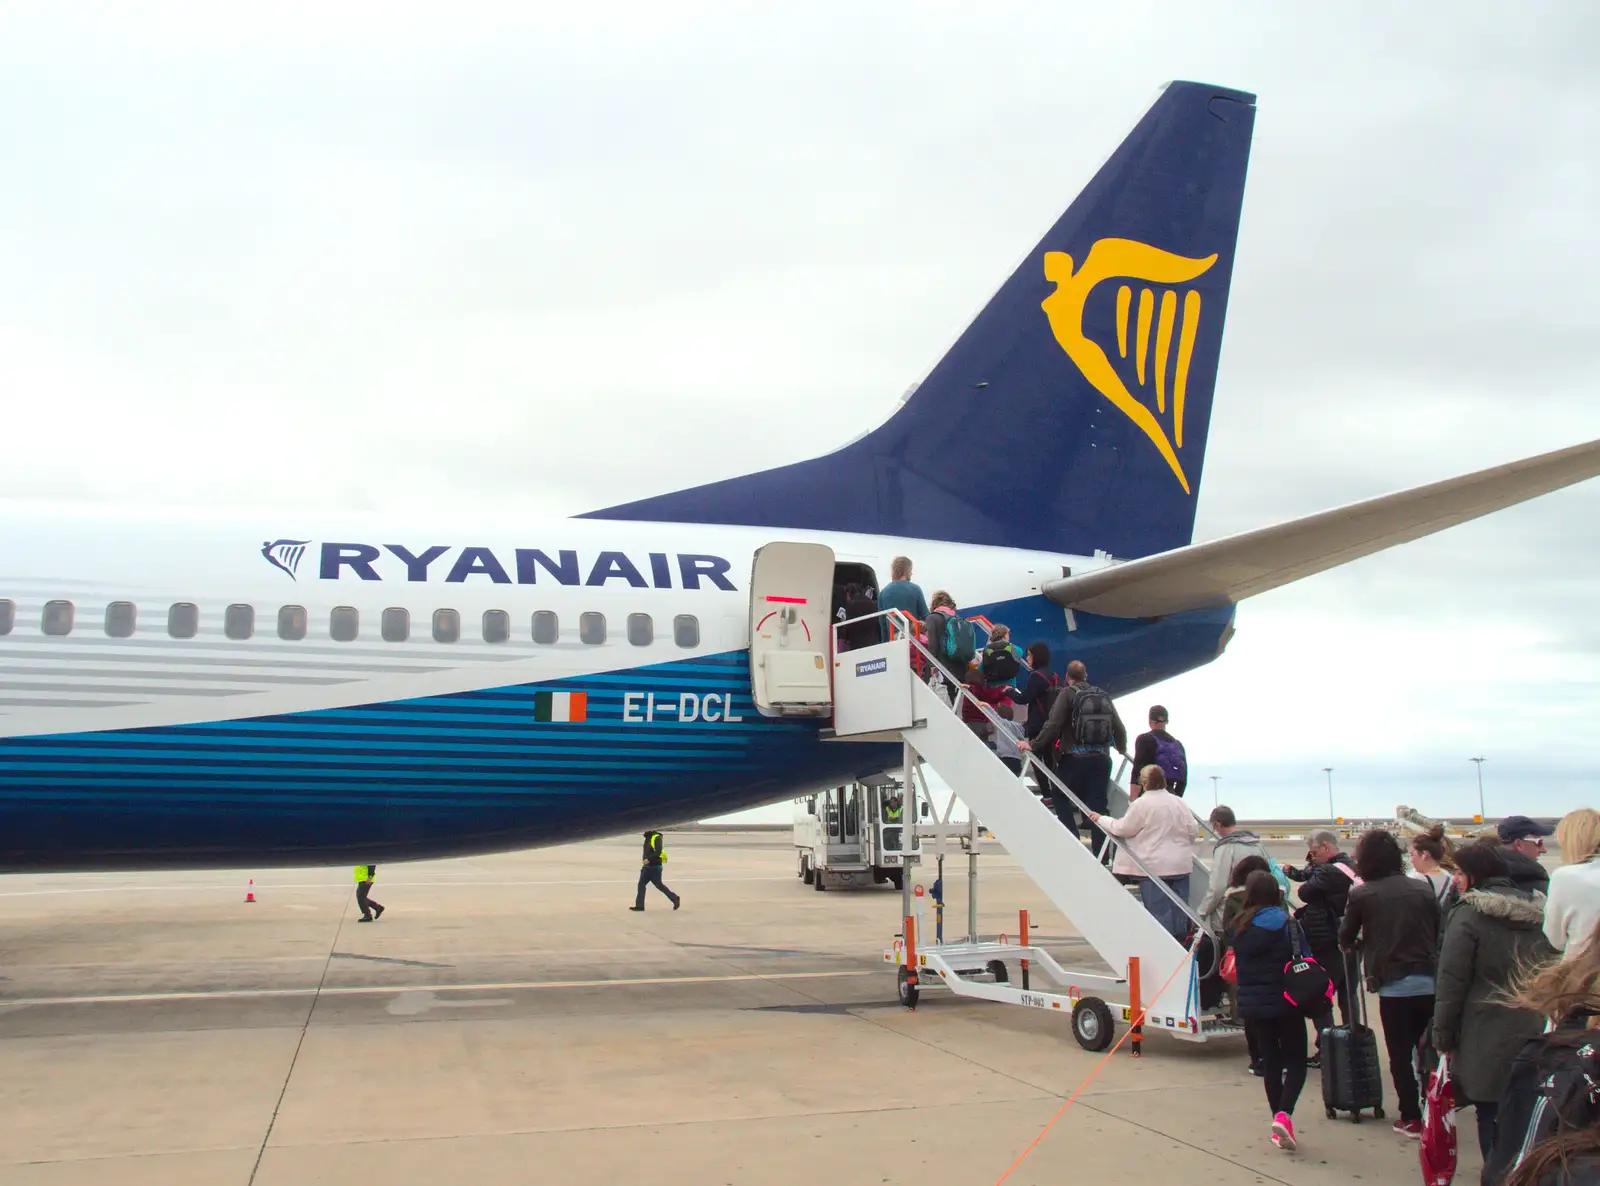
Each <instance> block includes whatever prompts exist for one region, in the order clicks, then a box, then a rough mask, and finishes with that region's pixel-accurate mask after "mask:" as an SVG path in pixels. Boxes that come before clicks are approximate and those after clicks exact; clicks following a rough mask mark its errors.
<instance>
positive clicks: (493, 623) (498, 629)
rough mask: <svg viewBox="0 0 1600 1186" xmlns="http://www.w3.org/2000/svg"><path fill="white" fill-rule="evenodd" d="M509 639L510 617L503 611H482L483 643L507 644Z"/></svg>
mask: <svg viewBox="0 0 1600 1186" xmlns="http://www.w3.org/2000/svg"><path fill="white" fill-rule="evenodd" d="M510 639H511V615H510V614H508V613H506V611H505V610H503V609H486V610H484V611H483V641H484V642H508V641H510Z"/></svg>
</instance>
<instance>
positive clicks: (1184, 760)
mask: <svg viewBox="0 0 1600 1186" xmlns="http://www.w3.org/2000/svg"><path fill="white" fill-rule="evenodd" d="M1156 765H1157V766H1159V767H1161V773H1163V774H1165V775H1166V776H1167V785H1168V786H1169V787H1170V786H1176V785H1177V784H1178V783H1180V782H1187V781H1188V779H1189V761H1188V757H1187V755H1185V754H1184V752H1183V742H1181V741H1179V740H1178V739H1177V738H1175V737H1168V738H1165V739H1163V738H1162V736H1161V735H1160V734H1159V733H1158V734H1156Z"/></svg>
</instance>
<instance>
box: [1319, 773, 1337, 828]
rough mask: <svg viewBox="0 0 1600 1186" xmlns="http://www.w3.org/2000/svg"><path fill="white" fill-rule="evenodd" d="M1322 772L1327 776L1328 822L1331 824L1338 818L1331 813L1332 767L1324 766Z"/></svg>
mask: <svg viewBox="0 0 1600 1186" xmlns="http://www.w3.org/2000/svg"><path fill="white" fill-rule="evenodd" d="M1322 773H1324V774H1326V775H1327V776H1328V822H1329V823H1330V824H1331V823H1333V822H1335V821H1336V820H1337V819H1338V818H1339V817H1338V816H1336V815H1334V814H1333V767H1332V766H1324V767H1323V768H1322Z"/></svg>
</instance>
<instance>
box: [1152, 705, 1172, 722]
mask: <svg viewBox="0 0 1600 1186" xmlns="http://www.w3.org/2000/svg"><path fill="white" fill-rule="evenodd" d="M1148 719H1150V720H1152V721H1165V720H1166V719H1167V710H1166V709H1165V708H1163V707H1162V706H1161V705H1159V704H1152V705H1151V706H1150V716H1149V718H1148Z"/></svg>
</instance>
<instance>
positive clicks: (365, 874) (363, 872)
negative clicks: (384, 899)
mask: <svg viewBox="0 0 1600 1186" xmlns="http://www.w3.org/2000/svg"><path fill="white" fill-rule="evenodd" d="M371 880H372V866H371V865H357V866H356V881H358V882H361V881H371Z"/></svg>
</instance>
